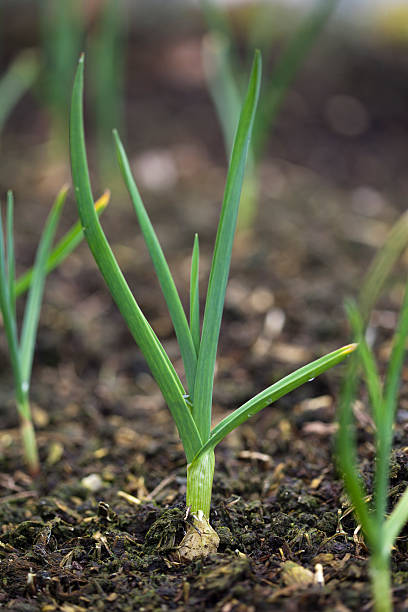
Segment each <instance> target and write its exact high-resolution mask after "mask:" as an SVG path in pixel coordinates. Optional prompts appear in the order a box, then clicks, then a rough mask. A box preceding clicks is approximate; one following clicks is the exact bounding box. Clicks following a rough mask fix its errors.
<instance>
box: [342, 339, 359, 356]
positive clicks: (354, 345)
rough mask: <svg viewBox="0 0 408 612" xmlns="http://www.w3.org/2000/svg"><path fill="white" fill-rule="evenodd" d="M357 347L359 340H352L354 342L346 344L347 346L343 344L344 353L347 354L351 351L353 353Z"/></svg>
mask: <svg viewBox="0 0 408 612" xmlns="http://www.w3.org/2000/svg"><path fill="white" fill-rule="evenodd" d="M357 347H358V343H357V342H352V344H346V346H343V353H344V354H345V355H348V354H349V353H353V351H355V350H356V348H357Z"/></svg>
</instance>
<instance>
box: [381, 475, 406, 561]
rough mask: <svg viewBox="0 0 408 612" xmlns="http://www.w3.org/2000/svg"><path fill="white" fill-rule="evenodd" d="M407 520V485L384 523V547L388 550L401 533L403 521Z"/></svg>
mask: <svg viewBox="0 0 408 612" xmlns="http://www.w3.org/2000/svg"><path fill="white" fill-rule="evenodd" d="M407 521H408V487H407V488H406V489H405V491H404V493H403V494H402V495H401V497H400V498H399V500H398V503H397V505H396V506H395V508H394V509H393V511H392V512H391V514H390V516H389V517H388V519H387V521H386V523H385V537H384V540H385V541H384V549H385V550H386V551H390V550H391V548H392V547H393V546H394V543H395V540H396V538H397V537H398V535H399V534H400V533H401V531H402V529H403V527H404V525H405V523H406V522H407Z"/></svg>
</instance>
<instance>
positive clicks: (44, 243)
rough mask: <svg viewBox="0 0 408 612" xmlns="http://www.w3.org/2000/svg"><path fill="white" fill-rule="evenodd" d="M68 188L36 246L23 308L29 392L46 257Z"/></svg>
mask: <svg viewBox="0 0 408 612" xmlns="http://www.w3.org/2000/svg"><path fill="white" fill-rule="evenodd" d="M67 191H68V189H67V188H66V187H63V188H62V190H61V191H60V192H59V194H58V196H57V198H56V200H55V203H54V205H53V207H52V209H51V212H50V214H49V216H48V219H47V222H46V224H45V227H44V230H43V233H42V236H41V240H40V243H39V245H38V249H37V254H36V258H35V263H34V268H33V278H32V282H31V286H30V291H29V294H28V298H27V304H26V307H25V311H24V318H23V327H22V331H21V340H20V360H21V375H22V378H23V391H26V392H27V393H28V388H29V384H30V378H31V368H32V363H33V356H34V347H35V339H36V335H37V328H38V321H39V318H40V311H41V302H42V297H43V293H44V284H45V278H46V276H47V268H46V265H47V259H48V255H49V252H50V250H51V245H52V241H53V239H54V235H55V232H56V229H57V226H58V222H59V219H60V216H61V212H62V207H63V205H64V203H65V199H66V197H67Z"/></svg>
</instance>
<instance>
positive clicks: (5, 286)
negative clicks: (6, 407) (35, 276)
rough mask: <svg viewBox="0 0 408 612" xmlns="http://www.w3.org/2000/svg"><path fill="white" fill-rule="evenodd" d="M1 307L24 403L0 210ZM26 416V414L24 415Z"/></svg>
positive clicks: (20, 400)
mask: <svg viewBox="0 0 408 612" xmlns="http://www.w3.org/2000/svg"><path fill="white" fill-rule="evenodd" d="M0 308H1V313H2V315H3V324H4V329H5V332H6V337H7V344H8V349H9V352H10V361H11V367H12V370H13V375H14V382H15V388H16V397H17V401H18V403H19V404H22V403H23V399H24V396H23V394H22V377H21V364H20V355H19V350H18V337H17V324H16V317H15V313H14V310H13V307H12V303H11V299H10V294H9V282H8V278H7V269H6V256H5V245H4V235H3V220H2V214H1V210H0ZM23 416H25V415H23Z"/></svg>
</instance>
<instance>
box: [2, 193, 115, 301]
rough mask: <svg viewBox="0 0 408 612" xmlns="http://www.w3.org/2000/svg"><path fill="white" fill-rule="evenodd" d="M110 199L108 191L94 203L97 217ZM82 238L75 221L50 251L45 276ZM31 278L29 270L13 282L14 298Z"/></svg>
mask: <svg viewBox="0 0 408 612" xmlns="http://www.w3.org/2000/svg"><path fill="white" fill-rule="evenodd" d="M109 199H110V191H109V190H106V191H105V193H104V194H103V195H102V196H101V197H100V198H98V200H96V202H95V210H96V212H97V214H98V215H101V214H102V213H103V211H104V210H105V208H106V207H107V205H108V203H109ZM83 237H84V234H83V231H82V226H81V223H80V221H77V223H75V225H73V227H71V229H70V230H68V232H67V233H66V234H65V235H64V236H63V237H62V238H61V240H59V241H58V243H57V244H56V245H55V247H54V248H53V250H52V251H51V253H50V255H49V257H48V260H47V274H49V273H50V272H52V270H55V268H57V267H58V266H59V264H60V263H62V262H63V261H64V259H66V258H67V257H68V255H69V254H70V253H72V251H74V250H75V249H76V247H77V246H78V245H79V244H80V242H81V241H82V239H83ZM32 278H33V269H32V268H30V269H29V270H27V272H25V273H24V274H23V275H22V276H20V278H19V279H17V281H16V282H15V285H14V293H15V296H16V298H17V297H19V296H20V295H22V294H23V293H25V292H26V291H27V290H28V288H29V287H30V285H31V282H32Z"/></svg>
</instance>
